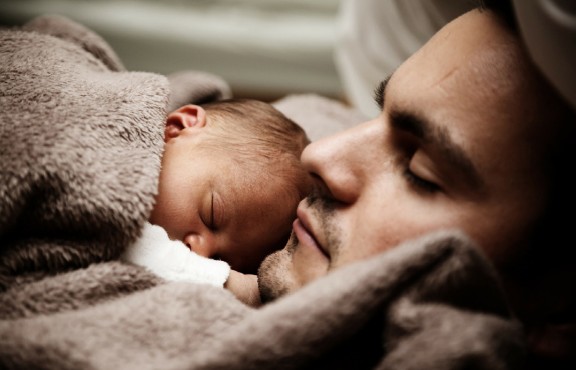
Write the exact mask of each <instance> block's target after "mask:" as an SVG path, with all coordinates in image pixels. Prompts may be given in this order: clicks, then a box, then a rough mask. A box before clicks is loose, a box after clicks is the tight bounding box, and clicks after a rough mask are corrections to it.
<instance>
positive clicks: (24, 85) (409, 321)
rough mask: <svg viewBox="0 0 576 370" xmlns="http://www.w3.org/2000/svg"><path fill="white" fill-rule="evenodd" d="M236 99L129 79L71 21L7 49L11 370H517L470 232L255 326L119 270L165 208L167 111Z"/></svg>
mask: <svg viewBox="0 0 576 370" xmlns="http://www.w3.org/2000/svg"><path fill="white" fill-rule="evenodd" d="M184 76H186V77H184ZM194 81H196V82H197V86H195V85H196V84H195V82H194ZM186 86H188V90H187V89H186ZM229 94H230V90H229V88H228V87H227V85H226V83H225V82H224V81H222V80H221V79H220V78H218V77H217V76H211V75H210V74H207V73H204V72H199V71H198V72H197V71H189V73H185V74H176V75H173V76H170V80H169V79H168V78H166V77H165V76H161V75H157V74H152V73H145V72H129V71H126V70H125V69H124V67H123V66H122V64H121V62H120V61H119V59H118V58H117V56H116V55H115V54H114V53H113V51H112V49H111V48H110V47H109V46H108V45H107V44H106V43H105V42H104V41H103V40H102V39H100V38H99V37H98V36H97V35H95V34H93V33H92V32H91V31H90V30H87V29H85V28H84V27H82V26H81V25H79V24H76V23H74V22H72V21H70V20H68V19H65V18H61V17H52V16H47V17H41V18H39V19H36V20H34V21H32V22H31V23H29V24H27V25H25V26H24V27H23V28H22V29H18V30H3V31H0V104H1V109H0V148H1V150H2V151H1V152H0V368H3V369H28V368H37V369H85V368H86V369H159V368H162V369H318V368H330V369H402V370H405V369H428V368H434V369H469V368H475V369H517V368H518V369H519V368H522V361H523V358H524V342H523V339H522V338H523V337H522V329H521V327H520V326H519V325H518V323H517V322H516V320H515V319H514V318H513V317H512V316H511V315H510V313H509V311H508V307H507V304H506V300H505V297H504V296H503V294H502V290H501V288H500V285H499V280H498V276H497V275H496V274H495V273H494V270H493V268H492V266H491V265H490V264H489V263H488V262H487V260H486V259H485V258H484V256H483V255H482V254H481V253H480V252H479V251H478V249H477V248H476V247H475V245H474V244H473V243H472V242H471V241H470V240H468V239H467V238H466V236H464V235H462V234H461V233H459V232H457V231H443V232H439V233H435V234H430V235H426V236H423V237H422V238H419V239H416V240H413V241H409V242H407V243H404V244H402V245H399V246H398V247H396V248H394V249H392V250H389V251H386V252H383V253H381V254H380V255H377V256H374V257H373V258H370V259H367V260H365V261H359V262H356V263H353V264H350V265H348V266H345V267H342V268H340V269H338V270H336V271H334V272H332V273H330V274H328V275H327V276H325V277H323V278H321V279H318V280H317V281H315V282H313V283H311V284H309V285H307V286H306V287H304V288H303V289H301V290H300V291H297V292H294V293H292V294H290V295H288V296H286V297H283V298H281V299H278V300H277V301H275V302H272V303H270V304H268V305H265V306H264V307H262V308H260V309H252V308H250V307H247V306H246V305H244V304H242V303H241V302H239V301H237V300H236V299H235V297H234V296H233V295H232V294H231V293H230V292H228V291H226V290H223V289H219V288H215V287H212V286H207V285H201V284H190V283H167V282H165V281H163V280H162V279H160V278H158V277H156V276H155V275H153V274H152V273H151V272H149V271H147V270H145V269H143V268H140V267H137V266H133V265H130V264H126V263H123V262H120V261H118V260H117V257H118V256H119V255H120V254H121V253H122V252H123V250H124V248H125V247H126V246H127V245H128V243H129V242H131V241H133V240H134V239H135V238H136V237H137V236H138V235H139V234H140V232H141V230H142V227H143V225H144V223H145V222H146V220H147V218H148V216H149V213H150V211H151V209H152V207H153V203H154V196H155V194H156V187H157V182H158V174H159V170H160V160H161V155H162V147H163V144H162V142H163V140H162V132H163V125H164V119H165V115H166V111H167V109H168V108H169V107H174V106H176V105H177V104H185V103H189V102H204V101H207V100H211V99H220V98H223V97H226V96H229ZM291 104H292V103H291ZM324 106H325V107H328V106H329V105H324ZM284 107H285V109H287V110H289V108H287V107H288V106H286V105H285V106H284ZM292 107H294V109H297V107H296V106H294V105H292ZM327 109H328V108H327ZM346 115H348V112H346Z"/></svg>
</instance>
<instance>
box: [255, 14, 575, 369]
mask: <svg viewBox="0 0 576 370" xmlns="http://www.w3.org/2000/svg"><path fill="white" fill-rule="evenodd" d="M376 101H377V103H378V105H379V106H380V109H381V113H380V115H379V116H378V117H376V118H375V119H373V120H371V121H368V122H366V123H364V124H361V125H359V126H358V127H355V128H353V129H351V130H349V131H346V132H343V133H341V134H337V135H335V136H332V137H329V138H327V139H324V140H321V141H317V142H314V143H312V144H311V145H309V146H308V147H307V148H306V149H305V151H304V153H303V155H302V161H303V163H304V166H305V167H306V168H307V170H308V171H309V172H310V173H311V174H312V175H313V176H314V177H315V178H316V181H317V187H316V189H317V190H316V192H314V193H313V194H312V195H311V196H310V197H308V199H307V200H304V201H303V202H302V203H301V204H300V207H299V208H298V218H297V220H296V222H295V223H294V232H293V237H292V240H291V242H289V243H288V246H287V247H286V248H285V249H284V250H282V251H280V252H277V253H275V254H273V255H271V256H269V257H268V258H267V260H265V262H264V263H263V265H262V266H261V268H260V285H261V292H262V294H264V295H265V297H268V298H273V297H277V296H280V295H283V294H286V293H287V292H291V291H295V290H297V289H299V288H300V287H301V286H303V285H304V284H306V283H308V282H309V281H311V280H314V279H317V278H318V277H320V276H323V275H326V274H327V273H328V272H330V271H332V270H334V269H337V268H340V267H341V266H343V265H346V264H348V263H351V262H352V261H356V260H359V259H364V258H366V257H369V256H373V255H375V254H377V253H379V252H381V251H383V250H387V249H389V248H393V247H394V246H396V245H397V244H398V243H400V242H402V241H403V240H406V239H410V238H414V237H416V236H418V235H423V234H425V233H428V232H430V231H432V230H437V229H442V228H446V227H457V228H459V229H461V230H464V231H465V232H466V233H467V234H468V235H469V236H471V237H472V238H473V239H474V240H476V241H477V242H478V243H479V246H480V247H481V248H482V249H483V251H484V252H485V253H486V255H487V256H488V257H489V259H490V260H491V261H492V262H493V263H494V265H495V266H496V268H497V269H498V271H499V273H500V276H501V278H502V282H503V284H504V287H505V290H506V292H507V295H508V298H509V300H510V303H511V305H512V307H513V309H514V311H515V313H516V314H517V315H518V318H519V319H520V320H521V321H522V322H523V323H524V324H525V328H526V331H527V336H528V341H529V346H530V349H531V350H532V353H533V355H534V356H536V357H537V358H538V359H541V358H543V357H568V356H571V357H572V358H573V356H574V355H575V354H576V341H575V339H576V338H575V335H576V332H575V331H574V325H576V316H575V315H576V311H575V310H576V306H574V304H575V299H576V295H575V291H574V288H575V285H576V284H575V282H576V280H575V278H576V276H575V272H576V269H575V268H574V262H573V260H572V259H570V258H568V253H569V250H570V249H571V248H570V247H569V245H568V244H566V243H567V240H569V239H567V236H568V232H569V230H570V229H571V227H570V225H569V224H570V223H571V221H570V218H569V217H568V216H566V215H567V214H570V210H571V209H573V207H574V197H573V196H572V195H571V194H572V192H571V191H570V190H569V189H571V188H573V185H574V183H573V181H571V180H568V178H567V176H566V175H564V173H565V172H566V171H569V168H570V167H571V166H572V164H571V162H572V161H573V153H572V148H573V147H574V143H575V136H574V132H575V129H576V125H575V123H576V122H575V117H576V116H575V114H574V111H573V110H571V109H570V108H569V106H568V105H567V104H566V103H564V101H563V100H562V99H561V98H560V97H559V96H558V94H557V93H555V92H554V91H553V89H552V88H551V86H549V84H548V83H547V82H546V81H545V80H544V78H543V77H542V76H541V75H540V74H539V72H538V71H537V70H536V68H535V67H534V66H533V65H532V63H531V62H530V60H529V58H528V56H527V54H526V52H525V50H524V49H523V47H522V45H521V42H520V40H519V37H518V35H517V33H516V32H515V31H514V30H513V25H512V24H510V23H507V20H506V19H505V18H504V17H503V16H499V15H497V14H495V13H494V12H493V11H483V12H479V11H472V12H470V13H467V14H465V15H464V16H462V17H461V18H459V19H456V20H454V21H453V22H452V23H450V24H448V25H447V26H446V27H445V28H444V29H442V30H441V31H440V32H438V33H437V34H436V35H435V36H434V37H433V38H432V39H431V40H430V41H429V42H428V43H427V44H426V45H425V46H424V47H423V48H422V49H421V50H420V51H419V52H417V53H416V54H415V55H413V56H412V57H411V58H410V59H408V60H407V61H406V62H405V63H404V64H403V65H401V66H400V67H399V68H398V69H397V70H396V71H395V72H394V73H393V74H392V75H391V76H388V78H386V79H385V80H384V82H382V83H381V85H380V87H379V89H378V90H377V93H376ZM559 198H561V199H559ZM562 209H564V211H562ZM531 364H532V365H535V366H536V365H537V364H538V362H531ZM548 366H550V364H549V365H548ZM545 368H552V367H545Z"/></svg>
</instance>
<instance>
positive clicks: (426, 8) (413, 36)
mask: <svg viewBox="0 0 576 370" xmlns="http://www.w3.org/2000/svg"><path fill="white" fill-rule="evenodd" d="M474 3H475V2H474V1H473V0H0V26H17V25H20V24H23V23H24V22H26V21H28V20H30V19H31V18H33V17H36V16H38V15H41V14H50V13H51V14H60V15H64V16H67V17H68V18H70V19H72V20H75V21H77V22H79V23H81V24H83V25H85V26H86V27H88V28H90V29H92V30H93V31H95V32H97V33H98V34H99V35H100V36H102V37H103V38H104V39H105V40H106V41H107V42H108V43H109V44H110V45H111V46H112V48H113V49H114V50H115V51H116V53H117V54H118V55H119V57H120V59H121V60H122V61H123V63H124V65H125V66H126V68H127V69H128V70H131V71H147V72H156V73H160V74H165V75H167V74H170V73H173V72H177V71H182V70H198V71H205V72H210V73H213V74H216V75H218V76H220V77H222V78H223V79H224V80H226V81H227V82H228V83H229V84H230V86H231V88H232V92H233V94H234V96H235V97H250V98H256V99H260V100H264V101H274V100H277V99H279V98H282V97H285V96H286V95H290V94H307V93H314V94H317V95H322V96H324V97H328V98H333V99H336V100H338V101H340V102H343V103H345V104H347V105H351V106H352V107H354V108H356V109H358V110H359V111H361V112H362V113H363V114H364V115H365V116H367V117H370V116H375V115H377V114H378V113H379V112H378V107H377V106H376V104H375V103H374V101H373V99H372V95H373V91H374V88H375V87H376V86H377V85H378V84H379V82H380V81H381V80H383V79H384V78H386V77H387V75H388V74H390V73H392V72H393V71H394V70H395V69H396V68H397V66H398V65H399V64H400V63H402V62H403V61H404V60H405V59H406V58H408V57H409V56H410V55H411V54H412V53H414V52H415V51H416V50H418V48H420V47H421V45H422V44H424V43H425V42H426V41H427V40H428V39H429V38H430V37H431V36H432V35H433V34H434V33H435V32H436V31H437V30H438V29H439V28H440V27H442V26H443V25H444V24H446V23H447V22H449V21H450V20H451V19H453V18H454V17H456V16H458V15H460V14H462V13H464V12H465V11H467V10H469V9H471V8H472V7H473V6H474Z"/></svg>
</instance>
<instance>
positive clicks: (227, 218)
mask: <svg viewBox="0 0 576 370" xmlns="http://www.w3.org/2000/svg"><path fill="white" fill-rule="evenodd" d="M208 130H210V126H209V125H206V126H194V127H187V128H183V129H181V131H179V132H178V135H177V136H175V137H173V138H171V139H169V140H168V141H167V143H166V147H165V150H164V155H163V159H162V170H161V172H160V183H159V189H158V195H157V197H156V204H155V208H154V210H153V212H152V215H151V218H150V222H152V223H154V224H157V225H160V226H162V227H163V228H164V229H165V230H166V231H167V233H168V235H169V236H170V238H171V239H175V240H181V241H183V242H184V243H186V244H187V245H188V247H189V248H190V249H191V250H193V251H194V252H196V253H197V254H199V255H202V256H205V257H209V258H215V259H222V260H224V261H226V262H228V263H229V264H230V266H231V267H232V268H233V269H235V270H237V271H240V272H244V273H255V272H256V269H257V267H258V266H259V265H260V262H261V261H262V259H263V258H264V257H265V256H266V255H267V254H269V253H271V252H273V251H274V250H277V249H278V248H279V246H280V245H281V243H282V242H283V241H285V240H286V238H287V236H288V234H289V232H290V226H291V222H292V220H293V218H294V214H295V208H296V204H297V201H298V199H297V197H291V196H288V195H285V196H282V195H280V196H279V194H285V192H283V190H284V189H285V187H284V186H282V185H283V182H282V181H281V180H279V179H275V178H274V177H272V176H266V168H267V167H266V166H264V165H262V166H261V167H250V168H246V167H244V165H243V164H242V163H237V162H236V161H234V160H233V159H234V158H233V156H234V153H233V152H231V151H230V150H228V148H220V147H218V144H215V143H213V142H212V141H209V139H208V138H207V131H208ZM211 140H213V139H211ZM256 161H257V160H254V162H256Z"/></svg>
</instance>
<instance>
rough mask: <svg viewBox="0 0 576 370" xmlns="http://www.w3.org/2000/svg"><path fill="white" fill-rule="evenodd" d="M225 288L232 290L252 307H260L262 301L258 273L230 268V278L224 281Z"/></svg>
mask: <svg viewBox="0 0 576 370" xmlns="http://www.w3.org/2000/svg"><path fill="white" fill-rule="evenodd" d="M224 288H226V289H228V290H229V291H231V292H232V293H233V294H234V295H235V296H236V298H238V299H239V300H240V301H242V302H244V303H246V304H247V305H249V306H252V307H258V306H260V305H261V303H262V302H260V291H259V290H258V277H257V276H256V275H250V274H242V273H240V272H238V271H234V270H230V275H229V276H228V280H226V283H224Z"/></svg>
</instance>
